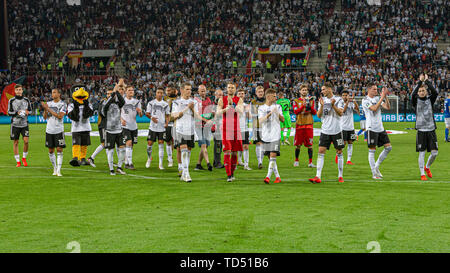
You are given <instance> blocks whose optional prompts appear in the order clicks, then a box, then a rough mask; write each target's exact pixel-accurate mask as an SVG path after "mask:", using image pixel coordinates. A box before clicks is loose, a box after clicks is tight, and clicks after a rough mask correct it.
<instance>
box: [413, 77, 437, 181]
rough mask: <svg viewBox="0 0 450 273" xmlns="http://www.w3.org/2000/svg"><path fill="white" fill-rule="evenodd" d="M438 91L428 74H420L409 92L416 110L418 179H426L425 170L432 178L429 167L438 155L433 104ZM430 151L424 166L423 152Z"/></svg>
mask: <svg viewBox="0 0 450 273" xmlns="http://www.w3.org/2000/svg"><path fill="white" fill-rule="evenodd" d="M438 95H439V93H438V92H437V91H436V89H435V88H434V86H433V85H432V84H431V82H430V81H429V80H428V75H426V74H425V75H423V74H421V75H420V76H419V82H418V83H417V86H416V88H414V91H413V92H412V94H411V104H412V106H413V108H414V109H415V110H416V130H417V137H416V151H417V152H418V153H419V169H420V179H421V180H422V181H427V180H428V178H427V177H426V176H425V172H426V173H427V176H428V177H429V178H432V177H433V175H432V174H431V171H430V167H431V164H433V162H434V160H435V159H436V157H437V155H438V140H437V135H436V121H435V120H434V113H433V105H434V103H435V102H436V100H437V97H438ZM426 152H429V153H431V154H430V156H429V157H428V161H427V164H426V166H425V154H426Z"/></svg>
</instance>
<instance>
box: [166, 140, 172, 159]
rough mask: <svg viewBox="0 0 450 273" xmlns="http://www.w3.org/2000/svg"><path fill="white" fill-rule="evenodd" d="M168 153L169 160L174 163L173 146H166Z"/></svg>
mask: <svg viewBox="0 0 450 273" xmlns="http://www.w3.org/2000/svg"><path fill="white" fill-rule="evenodd" d="M166 153H167V159H168V160H169V161H170V162H172V161H173V159H172V145H167V144H166Z"/></svg>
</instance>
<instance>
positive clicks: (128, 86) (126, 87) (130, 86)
mask: <svg viewBox="0 0 450 273" xmlns="http://www.w3.org/2000/svg"><path fill="white" fill-rule="evenodd" d="M128 88H134V86H132V85H127V86H125V90H127V89H128Z"/></svg>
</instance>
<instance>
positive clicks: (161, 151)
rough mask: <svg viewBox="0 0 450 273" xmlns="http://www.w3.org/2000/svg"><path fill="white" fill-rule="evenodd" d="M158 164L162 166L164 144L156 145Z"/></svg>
mask: <svg viewBox="0 0 450 273" xmlns="http://www.w3.org/2000/svg"><path fill="white" fill-rule="evenodd" d="M158 155H159V164H163V160H164V143H163V144H158Z"/></svg>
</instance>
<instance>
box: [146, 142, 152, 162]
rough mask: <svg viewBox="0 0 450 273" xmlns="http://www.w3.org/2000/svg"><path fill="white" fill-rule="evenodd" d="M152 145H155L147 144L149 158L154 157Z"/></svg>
mask: <svg viewBox="0 0 450 273" xmlns="http://www.w3.org/2000/svg"><path fill="white" fill-rule="evenodd" d="M152 147H153V146H149V145H147V157H148V159H149V160H150V159H151V158H152Z"/></svg>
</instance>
